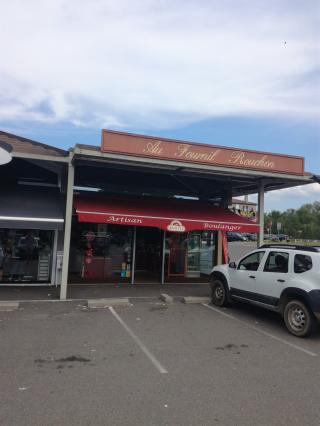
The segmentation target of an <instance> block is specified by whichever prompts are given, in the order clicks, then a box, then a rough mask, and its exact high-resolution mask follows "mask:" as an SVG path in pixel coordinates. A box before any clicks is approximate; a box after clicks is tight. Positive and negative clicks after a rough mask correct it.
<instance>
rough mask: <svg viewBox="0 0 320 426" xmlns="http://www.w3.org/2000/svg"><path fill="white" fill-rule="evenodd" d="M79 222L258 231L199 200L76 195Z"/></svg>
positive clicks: (252, 224) (174, 229)
mask: <svg viewBox="0 0 320 426" xmlns="http://www.w3.org/2000/svg"><path fill="white" fill-rule="evenodd" d="M74 206H75V210H76V213H77V215H78V219H79V221H80V222H94V223H113V224H118V225H129V226H153V227H156V228H160V229H163V230H164V231H171V232H186V231H196V230H207V231H227V232H259V225H258V224H257V223H256V222H252V221H251V220H249V219H247V218H245V217H242V216H238V215H236V214H234V213H232V212H230V211H229V210H225V209H223V208H221V207H214V206H212V205H211V204H205V203H201V202H199V201H186V200H161V199H140V198H118V197H107V196H100V195H97V194H95V195H93V194H92V195H77V196H75V200H74Z"/></svg>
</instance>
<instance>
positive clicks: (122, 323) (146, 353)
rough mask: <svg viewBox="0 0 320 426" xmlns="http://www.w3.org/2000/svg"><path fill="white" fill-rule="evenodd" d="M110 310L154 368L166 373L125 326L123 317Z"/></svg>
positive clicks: (112, 309)
mask: <svg viewBox="0 0 320 426" xmlns="http://www.w3.org/2000/svg"><path fill="white" fill-rule="evenodd" d="M109 310H110V312H111V313H112V315H113V316H114V317H115V318H116V319H117V320H118V322H119V323H120V324H121V325H122V327H123V328H124V329H125V330H126V332H127V333H128V334H129V335H130V336H131V337H132V339H133V340H134V341H135V343H136V344H137V345H138V346H139V348H140V349H141V350H142V352H143V353H144V354H145V355H146V356H147V358H149V360H150V361H151V362H152V364H153V365H154V366H155V367H156V369H157V370H158V371H159V373H161V374H167V373H168V371H167V370H166V369H165V368H164V367H163V366H162V365H161V364H160V362H159V361H158V360H157V358H156V357H155V356H154V355H153V354H152V353H151V352H150V351H149V349H148V348H147V347H146V346H145V345H144V344H143V343H142V342H141V340H140V339H139V337H138V336H136V335H135V334H134V332H133V331H132V330H131V329H130V328H129V327H128V326H127V324H126V323H125V322H124V321H123V319H122V318H121V317H120V315H119V314H117V312H116V311H115V310H114V308H112V307H111V306H110V307H109Z"/></svg>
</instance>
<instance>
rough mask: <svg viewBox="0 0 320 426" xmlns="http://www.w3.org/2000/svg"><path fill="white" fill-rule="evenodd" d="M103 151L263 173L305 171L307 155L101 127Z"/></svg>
mask: <svg viewBox="0 0 320 426" xmlns="http://www.w3.org/2000/svg"><path fill="white" fill-rule="evenodd" d="M101 151H102V152H108V153H117V154H124V155H130V156H131V155H132V156H137V157H149V158H159V159H162V160H173V161H182V162H187V163H196V164H206V165H212V166H220V167H231V168H240V169H246V170H261V171H264V172H273V173H286V174H293V175H303V174H304V158H303V157H295V156H289V155H282V154H271V153H267V152H259V151H248V150H242V149H237V148H227V147H222V146H215V145H206V144H199V143H192V142H184V141H177V140H172V139H160V138H155V137H151V136H141V135H134V134H130V133H121V132H114V131H108V130H102V143H101Z"/></svg>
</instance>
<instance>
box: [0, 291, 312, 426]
mask: <svg viewBox="0 0 320 426" xmlns="http://www.w3.org/2000/svg"><path fill="white" fill-rule="evenodd" d="M0 339H1V351H0V383H1V386H0V401H1V408H0V424H1V425H6V426H11V425H12V426H13V425H14V426H17V425H32V426H36V425H39V426H40V425H41V426H46V425H214V424H221V425H258V424H259V425H271V424H272V425H273V424H277V425H287V424H290V425H301V424H303V425H319V424H320V410H319V397H320V386H319V378H320V374H319V365H320V333H319V334H316V335H314V336H313V337H311V338H309V339H297V338H295V337H293V336H291V335H289V334H288V333H287V332H286V330H285V328H284V326H283V325H282V323H281V321H280V318H279V317H278V316H277V315H275V314H273V313H269V312H265V311H261V310H259V309H257V308H252V307H244V305H233V306H232V307H230V308H228V309H227V310H225V309H224V310H220V309H217V308H215V307H212V306H210V305H207V306H205V305H185V304H182V303H180V302H175V303H173V304H169V305H165V304H163V303H161V302H159V301H158V300H157V299H155V298H154V299H149V300H147V299H144V300H142V299H139V298H137V299H134V300H132V306H130V307H126V308H120V307H118V308H116V307H114V308H106V309H99V310H89V309H88V308H87V307H86V305H85V304H79V303H78V302H77V303H75V302H65V303H61V302H46V303H25V304H22V306H21V308H20V310H18V311H13V312H0Z"/></svg>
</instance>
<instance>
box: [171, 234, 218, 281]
mask: <svg viewBox="0 0 320 426" xmlns="http://www.w3.org/2000/svg"><path fill="white" fill-rule="evenodd" d="M215 244H216V232H214V231H192V232H189V233H179V234H178V233H167V235H166V252H165V253H166V259H165V265H166V269H165V270H166V276H167V277H168V278H170V277H179V276H180V277H185V278H190V279H192V278H201V277H202V276H207V275H209V274H210V272H211V270H212V268H213V266H214V260H215Z"/></svg>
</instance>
